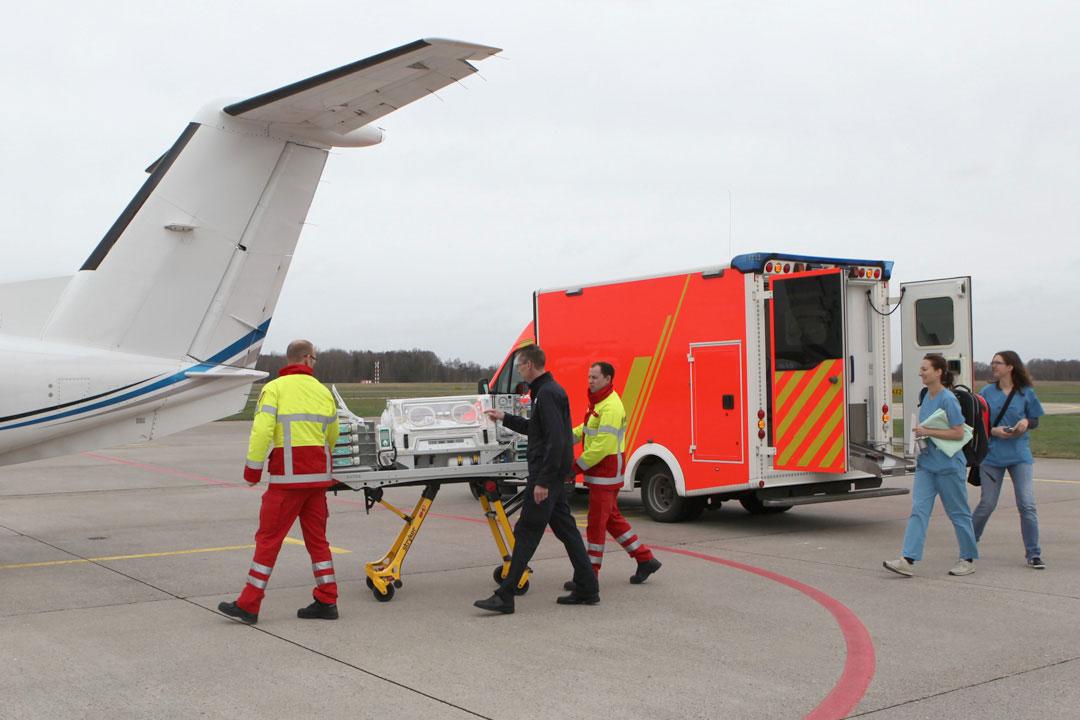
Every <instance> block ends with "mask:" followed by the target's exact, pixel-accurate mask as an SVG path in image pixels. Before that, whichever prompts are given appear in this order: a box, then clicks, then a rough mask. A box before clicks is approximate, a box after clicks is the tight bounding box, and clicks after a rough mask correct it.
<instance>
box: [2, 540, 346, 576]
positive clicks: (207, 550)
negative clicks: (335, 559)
mask: <svg viewBox="0 0 1080 720" xmlns="http://www.w3.org/2000/svg"><path fill="white" fill-rule="evenodd" d="M285 544H286V545H303V544H304V541H303V540H297V539H296V538H291V537H287V538H285ZM254 549H255V546H254V545H226V546H224V547H212V548H194V549H192V550H168V551H166V552H156V553H138V554H136V555H107V556H104V557H95V558H86V559H85V560H84V559H82V558H72V559H70V560H45V561H42V562H31V563H11V564H8V565H0V570H15V569H18V568H37V567H51V566H53V565H85V564H87V563H98V562H114V561H116V560H143V559H145V558H159V557H173V556H175V555H198V554H200V553H212V552H230V551H232V550H254ZM330 552H331V553H332V554H334V555H344V554H348V553H351V552H352V550H345V549H343V548H337V547H333V546H331V547H330Z"/></svg>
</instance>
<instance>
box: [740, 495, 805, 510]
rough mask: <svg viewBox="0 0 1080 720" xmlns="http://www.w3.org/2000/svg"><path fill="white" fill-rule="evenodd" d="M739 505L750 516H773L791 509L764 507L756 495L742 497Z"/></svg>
mask: <svg viewBox="0 0 1080 720" xmlns="http://www.w3.org/2000/svg"><path fill="white" fill-rule="evenodd" d="M739 504H740V505H742V506H743V509H744V510H746V512H748V513H750V514H751V515H775V514H777V513H782V512H787V511H788V510H790V509H791V508H792V506H791V505H766V504H764V503H763V502H761V498H759V497H758V496H757V495H743V496H742V497H741V498H739Z"/></svg>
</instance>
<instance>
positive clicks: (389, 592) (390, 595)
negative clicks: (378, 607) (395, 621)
mask: <svg viewBox="0 0 1080 720" xmlns="http://www.w3.org/2000/svg"><path fill="white" fill-rule="evenodd" d="M371 594H372V595H374V596H375V599H376V600H378V601H379V602H390V601H391V600H393V599H394V586H393V585H387V586H386V594H385V595H383V594H382V593H381V592H379V588H376V587H373V588H371Z"/></svg>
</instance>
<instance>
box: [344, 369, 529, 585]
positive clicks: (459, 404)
mask: <svg viewBox="0 0 1080 720" xmlns="http://www.w3.org/2000/svg"><path fill="white" fill-rule="evenodd" d="M333 391H334V395H335V397H336V398H337V401H338V422H339V437H338V441H337V444H336V445H335V446H334V448H333V457H334V463H333V464H334V469H333V476H334V480H335V483H334V485H333V486H332V487H331V488H330V490H332V491H334V492H338V491H342V490H351V491H357V492H360V491H362V492H363V493H364V505H365V508H366V510H367V511H368V512H370V511H371V509H372V508H373V507H375V506H376V505H381V506H382V507H384V508H385V509H387V510H389V511H390V512H392V513H394V514H395V515H397V516H398V517H399V518H401V521H402V523H403V525H402V528H401V530H400V532H398V534H397V537H396V538H395V539H394V542H393V544H391V546H390V549H389V550H387V551H386V554H385V555H383V557H382V558H380V559H379V560H375V561H372V562H369V563H366V564H365V565H364V571H365V575H366V581H367V586H368V588H369V589H370V590H371V592H372V594H373V595H374V596H375V599H376V600H378V601H380V602H388V601H390V600H391V599H393V597H394V592H395V590H396V589H397V588H400V587H401V586H402V580H401V575H402V566H403V565H404V562H405V556H406V555H407V554H408V552H409V548H410V547H411V546H412V544H413V541H414V540H415V539H416V536H417V535H418V534H419V532H420V528H421V527H422V526H423V524H424V520H425V519H426V518H427V516H428V513H429V512H430V510H431V506H432V504H433V503H434V502H435V497H436V496H437V495H438V493H439V489H440V488H441V487H442V485H443V484H445V483H469V485H470V490H471V491H472V494H473V496H474V497H476V498H477V499H478V500H479V502H480V507H481V508H482V509H483V513H484V517H485V518H486V519H487V523H488V527H489V529H490V530H491V534H492V537H493V538H494V540H495V545H496V547H497V549H498V552H499V556H500V558H501V560H502V562H501V564H500V565H498V566H497V567H496V568H495V571H494V573H493V576H494V579H495V581H496V582H502V579H503V578H504V577H505V576H506V573H507V572H508V571H509V569H510V555H511V553H512V552H513V550H514V533H513V530H512V528H511V526H510V520H509V518H510V517H511V516H513V514H514V513H515V512H517V511H518V510H519V509H520V508H521V504H522V502H523V499H524V496H523V492H522V491H521V490H520V487H521V486H522V485H523V483H524V480H525V478H526V476H527V472H528V470H527V464H526V463H525V460H524V458H525V441H524V438H521V437H520V436H518V435H516V434H515V433H513V432H511V431H509V430H507V429H505V428H504V427H502V426H501V425H497V424H496V423H494V422H492V421H491V420H490V419H489V418H488V417H487V416H486V415H485V414H484V410H486V409H489V408H491V397H490V396H489V395H465V396H454V397H442V398H409V399H403V400H388V401H387V408H386V411H385V412H383V414H382V417H381V418H380V419H379V422H377V423H372V422H368V421H365V420H364V419H363V418H360V417H357V416H356V415H354V414H353V413H352V412H351V411H349V410H348V408H347V407H346V406H345V402H344V401H343V400H342V399H341V396H340V394H338V392H337V389H336V388H334V389H333ZM510 409H511V410H513V411H515V412H518V413H519V414H524V413H526V412H527V403H522V402H516V403H515V407H513V408H510ZM405 486H409V487H420V488H422V490H421V492H420V497H419V499H418V500H417V501H416V505H415V506H414V507H413V509H412V512H410V513H407V512H405V511H404V510H402V509H400V508H398V507H396V506H394V505H393V504H391V503H390V502H388V501H387V500H386V499H385V498H384V497H383V491H384V489H385V488H388V487H405ZM514 490H516V492H514ZM511 493H512V496H510V497H509V498H508V499H507V500H506V501H505V502H504V501H503V497H504V496H505V495H508V494H511ZM528 589H529V571H528V570H527V571H526V572H525V573H524V574H523V575H522V578H521V581H520V583H519V584H518V588H517V593H518V594H519V595H521V594H524V593H525V592H527V591H528Z"/></svg>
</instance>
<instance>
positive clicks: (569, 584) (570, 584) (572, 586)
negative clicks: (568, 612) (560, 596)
mask: <svg viewBox="0 0 1080 720" xmlns="http://www.w3.org/2000/svg"><path fill="white" fill-rule="evenodd" d="M562 589H563V590H569V591H570V592H575V591H576V590H577V583H576V582H574V581H573V580H567V581H566V582H564V583H563V584H562Z"/></svg>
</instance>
